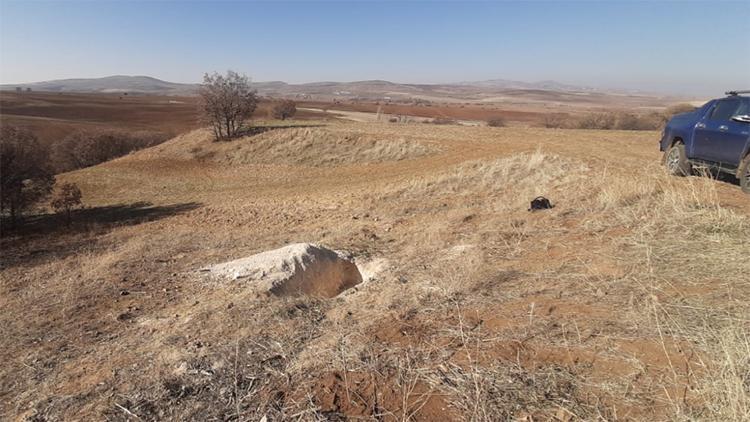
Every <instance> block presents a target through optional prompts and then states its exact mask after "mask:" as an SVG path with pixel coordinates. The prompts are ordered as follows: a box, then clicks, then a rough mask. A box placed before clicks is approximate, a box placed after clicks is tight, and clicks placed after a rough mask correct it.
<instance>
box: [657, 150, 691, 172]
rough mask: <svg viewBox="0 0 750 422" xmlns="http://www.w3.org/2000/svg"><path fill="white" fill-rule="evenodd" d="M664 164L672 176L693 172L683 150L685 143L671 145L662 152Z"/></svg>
mask: <svg viewBox="0 0 750 422" xmlns="http://www.w3.org/2000/svg"><path fill="white" fill-rule="evenodd" d="M664 165H665V166H667V171H669V174H671V175H673V176H690V175H691V174H692V173H693V166H691V165H690V162H689V161H688V159H687V153H686V152H685V144H682V143H680V142H678V143H676V144H674V145H672V146H671V147H670V148H669V149H668V150H667V152H665V153H664Z"/></svg>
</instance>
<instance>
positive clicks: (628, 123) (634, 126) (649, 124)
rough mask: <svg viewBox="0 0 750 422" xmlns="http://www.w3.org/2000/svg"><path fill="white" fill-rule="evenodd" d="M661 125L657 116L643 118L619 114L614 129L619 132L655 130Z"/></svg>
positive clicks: (641, 116)
mask: <svg viewBox="0 0 750 422" xmlns="http://www.w3.org/2000/svg"><path fill="white" fill-rule="evenodd" d="M660 125H661V118H660V116H658V115H652V116H643V115H636V114H630V113H621V114H619V115H618V116H617V124H616V125H615V128H616V129H620V130H656V129H658V128H659V126H660Z"/></svg>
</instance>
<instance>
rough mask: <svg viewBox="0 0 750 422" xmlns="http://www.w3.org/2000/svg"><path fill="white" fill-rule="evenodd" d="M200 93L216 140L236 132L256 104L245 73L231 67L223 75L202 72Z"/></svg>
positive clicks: (228, 137)
mask: <svg viewBox="0 0 750 422" xmlns="http://www.w3.org/2000/svg"><path fill="white" fill-rule="evenodd" d="M200 95H201V109H202V110H201V111H202V113H203V117H204V118H205V120H206V122H207V123H209V124H210V125H211V128H212V129H213V132H214V136H215V137H216V139H217V140H226V139H231V138H234V137H235V136H237V135H238V134H239V133H240V131H241V130H242V128H243V124H244V122H245V120H247V119H249V118H250V116H252V114H253V112H254V111H255V108H256V107H257V106H258V97H257V95H256V93H255V91H253V90H252V89H250V80H249V79H248V77H247V76H245V75H240V74H239V73H237V72H233V71H231V70H230V71H228V72H227V74H226V75H220V74H218V73H215V72H214V73H213V74H212V75H209V74H208V73H206V74H205V75H204V76H203V86H202V87H201V90H200Z"/></svg>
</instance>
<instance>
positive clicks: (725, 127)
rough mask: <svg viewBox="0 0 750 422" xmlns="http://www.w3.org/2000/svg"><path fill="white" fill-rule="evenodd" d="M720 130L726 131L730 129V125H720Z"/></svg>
mask: <svg viewBox="0 0 750 422" xmlns="http://www.w3.org/2000/svg"><path fill="white" fill-rule="evenodd" d="M719 130H720V131H722V132H724V131H726V130H729V127H728V126H727V125H721V126H719Z"/></svg>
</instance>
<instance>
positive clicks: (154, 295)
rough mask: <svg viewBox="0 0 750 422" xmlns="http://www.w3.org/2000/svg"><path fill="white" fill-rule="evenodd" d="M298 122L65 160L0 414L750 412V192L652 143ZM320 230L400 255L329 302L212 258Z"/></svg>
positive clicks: (31, 232) (40, 226)
mask: <svg viewBox="0 0 750 422" xmlns="http://www.w3.org/2000/svg"><path fill="white" fill-rule="evenodd" d="M297 125H299V126H303V127H292V128H289V127H276V126H273V125H269V130H267V131H265V132H263V133H260V134H257V135H253V136H249V137H245V138H242V139H238V140H235V141H233V142H229V143H214V142H211V140H210V138H209V137H208V136H207V134H206V133H205V132H204V131H194V132H191V133H188V134H184V135H182V136H179V137H177V138H175V139H174V140H172V141H169V142H167V143H164V144H162V145H159V146H157V147H154V148H151V149H148V150H144V151H141V152H139V153H136V154H133V155H131V156H128V157H124V158H121V159H117V160H114V161H111V162H108V163H104V164H102V165H99V166H95V167H91V168H88V169H83V170H80V171H76V172H72V173H68V174H65V175H62V176H61V179H63V180H66V181H73V182H76V183H77V184H79V185H80V186H81V189H82V191H83V195H84V201H85V203H86V205H87V207H88V208H87V209H86V210H83V211H81V212H79V213H78V214H77V215H76V216H75V224H74V226H73V228H71V229H66V228H63V227H61V226H60V224H59V221H60V220H59V219H57V217H56V216H53V215H43V216H39V217H37V218H36V219H33V220H32V221H29V222H28V224H27V225H26V227H25V228H24V229H23V232H16V233H9V234H6V236H5V237H3V238H2V251H3V260H2V272H0V275H1V277H2V282H1V283H0V306H2V309H3V310H4V312H3V314H2V316H0V338H2V339H3V340H2V341H3V344H2V346H3V347H2V348H1V349H0V359H2V361H3V362H6V363H5V365H3V367H2V369H0V403H2V405H1V406H2V407H0V415H2V417H3V418H4V419H9V420H24V418H28V419H34V418H36V420H44V419H66V420H90V419H107V420H136V419H142V420H157V419H162V420H163V419H172V420H210V419H224V420H226V419H234V420H259V419H261V418H263V417H266V418H267V419H268V420H286V419H294V420H298V419H300V420H345V419H360V418H361V419H367V420H376V419H385V420H423V421H427V420H438V419H443V420H526V421H531V420H562V421H569V420H596V419H603V420H674V419H712V420H732V419H735V420H737V419H741V418H742V417H747V416H748V415H750V413H749V412H748V408H749V407H748V406H749V404H748V398H747V392H748V390H747V387H746V385H745V384H743V383H745V381H744V380H746V379H747V378H746V377H747V375H748V374H750V361H748V360H747V356H748V355H749V354H750V353H748V352H750V341H748V338H749V337H748V325H747V324H748V322H747V318H746V317H747V315H748V314H749V313H748V312H750V308H748V303H750V281H749V279H748V278H747V274H748V271H749V270H750V268H749V267H748V263H747V259H746V258H747V243H746V242H747V239H748V238H750V198H749V197H748V196H746V195H743V194H742V193H741V192H740V190H739V188H738V187H737V186H736V185H734V184H732V183H727V182H721V181H715V180H710V179H706V178H699V177H690V178H671V177H669V176H667V175H665V174H664V172H663V171H662V170H661V168H660V166H659V153H658V148H657V144H656V141H657V138H658V133H655V132H625V131H587V130H552V129H540V128H487V127H460V126H434V125H424V124H399V125H393V124H376V123H371V124H365V123H351V122H350V123H345V122H330V121H326V122H315V123H311V122H299V123H298V124H297ZM309 126H313V127H309ZM295 139H296V141H295ZM344 140H347V141H348V142H351V143H352V144H353V146H351V148H349V149H347V148H346V142H345V141H344ZM271 141H273V142H274V143H275V144H274V145H277V146H276V148H277V150H273V149H272V148H271V144H269V146H268V148H265V149H263V150H261V149H258V147H257V144H260V143H269V142H271ZM382 142H384V143H393V144H394V146H393V147H391V148H383V147H380V145H381V143H382ZM329 143H339V145H341V148H342V151H346V159H339V160H333V161H331V160H329V159H322V158H321V157H326V156H329V155H330V148H329V145H328V144H329ZM370 145H375V147H370ZM264 151H265V152H264ZM285 151H286V155H285ZM249 152H252V154H249ZM256 154H258V155H259V156H257V157H256ZM263 154H267V155H263ZM237 157H248V158H243V159H238V158H237ZM276 160H278V161H276ZM537 195H545V196H548V197H549V198H550V199H551V200H552V202H553V203H554V204H555V208H553V209H551V210H547V211H541V212H535V213H531V212H528V211H527V207H528V203H529V201H530V200H531V199H532V198H534V197H536V196H537ZM22 234H23V235H22ZM308 241H314V242H320V243H322V244H324V245H326V246H328V247H331V248H333V249H336V250H346V251H349V252H351V253H352V254H353V255H354V257H355V258H356V260H357V262H359V263H366V262H368V261H370V260H373V259H383V260H386V261H387V262H388V265H387V269H385V270H383V271H382V272H381V273H379V274H378V275H377V276H376V277H375V279H374V280H372V281H369V282H366V283H363V284H362V285H360V286H357V287H356V288H354V289H351V290H349V291H347V292H345V293H344V294H343V295H341V296H339V297H337V298H334V299H328V300H320V299H305V298H301V299H288V298H269V297H258V296H257V295H255V294H254V293H252V292H251V291H250V290H249V289H245V288H243V286H242V285H241V284H229V285H224V286H216V285H211V284H210V283H207V282H206V280H205V279H204V278H203V277H202V276H201V275H200V274H199V273H198V272H197V269H199V268H202V267H205V266H206V265H210V264H215V263H219V262H224V261H227V260H230V259H235V258H239V257H243V256H248V255H251V254H253V253H257V252H260V251H263V250H269V249H274V248H277V247H279V246H283V245H285V244H289V243H296V242H308ZM687 253H689V255H686V254H687Z"/></svg>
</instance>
